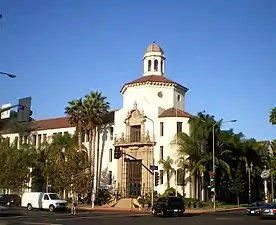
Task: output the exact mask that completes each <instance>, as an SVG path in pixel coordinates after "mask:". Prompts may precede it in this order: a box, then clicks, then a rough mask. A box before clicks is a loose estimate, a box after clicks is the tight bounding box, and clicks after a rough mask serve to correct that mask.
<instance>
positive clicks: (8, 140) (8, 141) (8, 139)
mask: <svg viewBox="0 0 276 225" xmlns="http://www.w3.org/2000/svg"><path fill="white" fill-rule="evenodd" d="M6 140H7V143H8V145H9V146H10V138H9V137H7V138H6Z"/></svg>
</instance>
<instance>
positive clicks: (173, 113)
mask: <svg viewBox="0 0 276 225" xmlns="http://www.w3.org/2000/svg"><path fill="white" fill-rule="evenodd" d="M158 117H159V118H162V117H186V118H191V117H192V115H191V114H189V113H187V112H185V111H183V110H181V109H176V108H169V109H166V110H165V111H164V112H162V113H160V114H159V116H158Z"/></svg>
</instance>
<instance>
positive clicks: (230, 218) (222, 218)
mask: <svg viewBox="0 0 276 225" xmlns="http://www.w3.org/2000/svg"><path fill="white" fill-rule="evenodd" d="M215 219H216V220H242V218H234V217H217V218H215Z"/></svg>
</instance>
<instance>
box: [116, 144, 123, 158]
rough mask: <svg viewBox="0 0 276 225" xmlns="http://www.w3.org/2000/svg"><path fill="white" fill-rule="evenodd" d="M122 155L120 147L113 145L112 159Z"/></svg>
mask: <svg viewBox="0 0 276 225" xmlns="http://www.w3.org/2000/svg"><path fill="white" fill-rule="evenodd" d="M122 155H123V152H122V150H121V149H120V147H115V150H114V159H120V158H121V157H122Z"/></svg>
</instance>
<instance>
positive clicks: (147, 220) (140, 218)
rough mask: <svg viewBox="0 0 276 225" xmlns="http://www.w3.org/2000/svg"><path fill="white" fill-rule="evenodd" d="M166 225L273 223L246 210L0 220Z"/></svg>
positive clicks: (31, 215)
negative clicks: (170, 214) (166, 215)
mask: <svg viewBox="0 0 276 225" xmlns="http://www.w3.org/2000/svg"><path fill="white" fill-rule="evenodd" d="M111 223H112V224H114V225H119V224H120V225H129V224H131V225H145V224H151V225H163V224H164V225H165V224H166V225H167V224H168V223H171V224H174V225H177V224H179V225H180V224H183V223H185V224H189V225H194V224H197V225H200V224H202V225H203V224H204V225H206V224H218V225H219V224H224V225H234V224H237V223H248V224H251V225H254V224H271V223H275V221H273V220H260V219H259V218H258V217H248V216H245V215H244V212H243V211H235V212H221V213H206V214H202V215H199V214H185V216H184V217H170V218H161V217H153V216H152V215H151V214H149V213H132V212H128V213H126V212H116V213H115V212H97V211H93V212H91V211H87V212H79V213H78V215H76V216H72V215H70V214H69V213H65V212H64V213H50V212H43V211H31V212H27V211H23V214H22V215H18V216H16V215H15V216H8V217H1V218H0V225H28V224H29V225H76V224H82V225H89V224H97V225H107V224H111Z"/></svg>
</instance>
